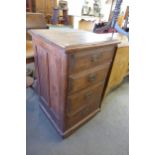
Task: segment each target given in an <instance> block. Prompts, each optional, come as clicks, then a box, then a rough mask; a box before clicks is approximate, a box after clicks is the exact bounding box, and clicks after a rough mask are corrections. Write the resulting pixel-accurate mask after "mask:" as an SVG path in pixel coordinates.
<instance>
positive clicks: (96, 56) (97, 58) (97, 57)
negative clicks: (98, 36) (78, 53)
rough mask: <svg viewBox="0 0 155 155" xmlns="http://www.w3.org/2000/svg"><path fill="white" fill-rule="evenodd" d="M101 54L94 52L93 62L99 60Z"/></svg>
mask: <svg viewBox="0 0 155 155" xmlns="http://www.w3.org/2000/svg"><path fill="white" fill-rule="evenodd" d="M100 56H101V54H94V55H92V56H91V62H98V61H99V58H100Z"/></svg>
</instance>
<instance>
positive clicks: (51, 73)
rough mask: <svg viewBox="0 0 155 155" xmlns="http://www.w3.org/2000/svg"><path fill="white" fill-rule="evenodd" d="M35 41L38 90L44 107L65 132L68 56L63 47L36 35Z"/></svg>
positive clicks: (58, 126)
mask: <svg viewBox="0 0 155 155" xmlns="http://www.w3.org/2000/svg"><path fill="white" fill-rule="evenodd" d="M33 39H34V38H33ZM34 41H35V49H36V55H35V57H36V59H35V63H36V65H35V66H36V71H37V74H36V76H37V79H38V89H39V90H38V92H40V96H41V97H42V100H43V101H44V103H43V105H44V108H45V109H46V111H47V112H48V113H49V114H50V116H51V118H52V119H53V121H54V122H55V124H56V126H57V128H59V130H61V131H62V132H64V130H65V120H64V118H65V117H64V115H65V114H64V113H65V101H66V86H67V84H66V82H67V56H66V54H65V51H64V50H63V49H61V48H59V47H57V46H55V45H51V44H48V43H46V42H45V41H44V40H42V39H41V38H38V37H35V39H34Z"/></svg>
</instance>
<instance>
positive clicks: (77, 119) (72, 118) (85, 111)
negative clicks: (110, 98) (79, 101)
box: [67, 104, 99, 128]
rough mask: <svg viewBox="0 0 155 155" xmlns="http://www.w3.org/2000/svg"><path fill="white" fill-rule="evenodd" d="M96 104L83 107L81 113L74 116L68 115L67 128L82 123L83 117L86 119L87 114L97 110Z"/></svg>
mask: <svg viewBox="0 0 155 155" xmlns="http://www.w3.org/2000/svg"><path fill="white" fill-rule="evenodd" d="M98 107H99V105H98V104H89V105H88V106H86V107H84V108H83V109H82V110H81V111H79V112H77V113H76V114H74V115H70V116H69V115H68V116H67V117H68V119H67V127H68V128H69V127H71V126H73V125H75V124H76V123H78V122H80V121H82V119H84V118H85V117H87V116H88V115H89V114H91V113H92V112H94V111H95V110H96V109H98Z"/></svg>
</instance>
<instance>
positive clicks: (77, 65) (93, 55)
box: [69, 46, 115, 73]
mask: <svg viewBox="0 0 155 155" xmlns="http://www.w3.org/2000/svg"><path fill="white" fill-rule="evenodd" d="M114 49H115V47H114V46H105V47H100V48H90V49H85V50H80V51H78V52H77V53H74V54H70V56H69V57H70V58H69V67H70V68H69V71H70V73H77V72H80V71H81V70H85V69H89V68H92V67H95V66H97V65H100V64H106V63H107V62H110V61H112V57H113V54H114Z"/></svg>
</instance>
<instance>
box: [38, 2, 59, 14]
mask: <svg viewBox="0 0 155 155" xmlns="http://www.w3.org/2000/svg"><path fill="white" fill-rule="evenodd" d="M56 1H57V0H36V12H40V13H44V14H45V15H52V11H53V7H55V6H56V3H57V2H56Z"/></svg>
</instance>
